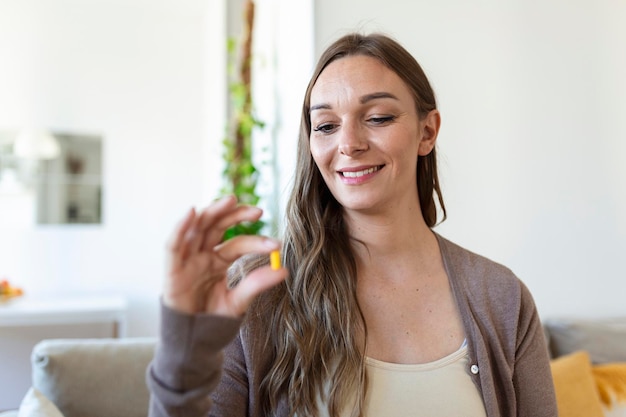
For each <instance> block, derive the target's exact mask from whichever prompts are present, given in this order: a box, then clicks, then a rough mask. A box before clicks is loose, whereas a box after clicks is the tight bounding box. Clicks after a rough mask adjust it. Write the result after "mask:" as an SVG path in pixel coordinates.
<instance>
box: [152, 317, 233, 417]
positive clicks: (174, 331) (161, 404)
mask: <svg viewBox="0 0 626 417" xmlns="http://www.w3.org/2000/svg"><path fill="white" fill-rule="evenodd" d="M240 326H241V320H240V319H234V318H229V317H222V316H215V315H208V314H197V315H188V314H183V313H179V312H176V311H174V310H171V309H169V308H167V307H165V306H163V305H162V306H161V332H160V339H159V342H158V344H157V348H156V351H155V356H154V359H153V360H152V362H151V363H150V365H149V366H148V369H147V374H146V382H147V385H148V388H149V389H150V393H151V396H150V405H149V414H148V415H149V416H150V417H166V416H185V417H201V416H207V415H208V414H209V410H210V409H211V408H212V405H213V401H212V399H211V396H210V393H211V392H212V391H214V390H215V388H216V387H217V386H218V384H219V383H220V379H221V376H222V363H223V353H222V352H223V350H224V348H225V347H226V346H227V345H229V343H230V342H231V341H232V340H233V339H234V338H235V336H236V335H237V332H238V330H239V327H240ZM240 403H241V402H238V403H236V404H233V405H234V406H236V408H237V410H239V405H240ZM243 404H244V407H245V401H244V402H243ZM216 408H217V404H216ZM237 410H229V412H228V413H220V414H219V415H221V416H228V417H231V416H232V417H239V416H242V417H243V416H244V415H245V414H239V413H237V412H236V411H237ZM244 410H245V408H244ZM216 411H217V410H216Z"/></svg>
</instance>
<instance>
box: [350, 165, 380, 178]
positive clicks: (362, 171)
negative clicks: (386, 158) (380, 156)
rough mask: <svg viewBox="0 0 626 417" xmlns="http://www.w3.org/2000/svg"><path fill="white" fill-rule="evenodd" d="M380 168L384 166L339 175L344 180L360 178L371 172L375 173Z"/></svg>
mask: <svg viewBox="0 0 626 417" xmlns="http://www.w3.org/2000/svg"><path fill="white" fill-rule="evenodd" d="M382 167H384V165H378V166H375V167H371V168H367V169H363V170H361V171H343V172H341V175H343V176H344V177H346V178H358V177H362V176H363V175H367V174H371V173H372V172H376V171H378V170H380V169H381V168H382Z"/></svg>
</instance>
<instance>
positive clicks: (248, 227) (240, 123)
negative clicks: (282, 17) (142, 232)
mask: <svg viewBox="0 0 626 417" xmlns="http://www.w3.org/2000/svg"><path fill="white" fill-rule="evenodd" d="M244 10H245V11H244V33H243V41H242V44H241V55H240V57H239V59H237V56H236V52H237V42H236V41H235V40H233V39H229V40H228V45H227V49H228V56H229V68H228V73H229V78H230V79H231V81H230V82H229V88H228V93H229V98H230V105H231V115H232V117H231V123H230V124H229V126H228V128H227V136H226V138H225V139H224V141H223V144H224V155H223V157H224V161H225V162H226V165H225V168H224V172H223V176H224V178H225V185H224V187H223V188H222V191H221V193H222V195H235V196H236V197H237V201H239V203H241V204H249V205H256V204H257V203H258V202H259V199H260V197H259V195H258V194H257V192H256V186H257V180H258V174H259V172H258V170H257V169H256V167H255V166H254V162H253V148H252V132H253V131H254V129H255V128H263V126H264V123H263V122H261V121H260V120H258V119H257V118H256V117H255V116H254V114H253V106H252V65H251V64H252V32H253V28H254V1H252V0H248V1H247V2H246V4H245V9H244ZM237 62H238V63H239V68H238V70H235V65H234V63H237ZM264 226H265V223H264V222H263V221H261V220H259V221H256V222H247V223H241V224H238V225H236V226H233V227H231V228H230V229H228V230H227V231H226V233H225V235H224V239H225V240H226V239H230V238H232V237H234V236H237V235H241V234H258V233H259V232H260V231H261V229H263V227H264Z"/></svg>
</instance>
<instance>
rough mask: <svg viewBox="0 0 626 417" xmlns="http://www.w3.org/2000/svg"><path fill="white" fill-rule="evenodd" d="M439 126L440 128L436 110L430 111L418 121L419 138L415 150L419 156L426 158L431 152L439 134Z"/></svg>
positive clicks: (438, 115)
mask: <svg viewBox="0 0 626 417" xmlns="http://www.w3.org/2000/svg"><path fill="white" fill-rule="evenodd" d="M439 126H441V115H440V114H439V110H437V109H435V110H431V111H430V112H429V113H428V114H427V115H426V117H424V118H423V119H422V120H420V133H421V138H420V144H419V147H418V149H417V154H418V155H419V156H426V155H428V154H429V153H430V151H432V150H433V148H434V147H435V142H436V141H437V135H438V134H439Z"/></svg>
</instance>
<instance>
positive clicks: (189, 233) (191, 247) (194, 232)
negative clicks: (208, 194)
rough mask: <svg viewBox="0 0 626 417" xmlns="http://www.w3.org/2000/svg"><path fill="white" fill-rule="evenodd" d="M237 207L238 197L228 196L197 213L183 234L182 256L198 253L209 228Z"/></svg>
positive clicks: (183, 257)
mask: <svg viewBox="0 0 626 417" xmlns="http://www.w3.org/2000/svg"><path fill="white" fill-rule="evenodd" d="M236 209H237V199H236V198H235V197H234V196H227V197H224V198H222V199H220V200H218V201H217V202H215V203H213V204H211V205H209V206H208V207H207V208H205V209H204V210H203V211H202V212H201V213H200V214H197V215H196V216H195V219H194V220H193V221H192V222H191V223H190V224H189V226H188V227H187V230H186V233H185V234H184V235H183V236H182V243H183V246H182V249H183V250H181V258H182V259H185V258H186V257H187V256H188V255H189V254H192V253H197V252H198V251H199V250H200V249H201V247H202V244H203V242H204V240H205V233H206V230H207V228H208V227H210V225H211V224H212V223H214V222H215V221H218V220H219V219H220V218H222V217H223V216H225V215H227V214H228V213H229V212H231V211H232V210H236Z"/></svg>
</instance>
